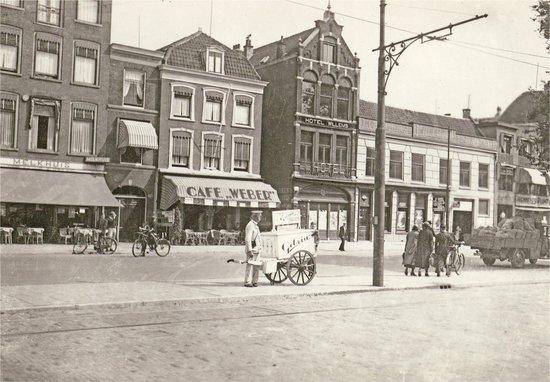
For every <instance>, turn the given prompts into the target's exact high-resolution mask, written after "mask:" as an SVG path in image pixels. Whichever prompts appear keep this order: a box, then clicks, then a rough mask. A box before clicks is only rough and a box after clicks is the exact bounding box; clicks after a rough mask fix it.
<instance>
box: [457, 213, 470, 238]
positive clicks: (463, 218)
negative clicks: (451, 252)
mask: <svg viewBox="0 0 550 382" xmlns="http://www.w3.org/2000/svg"><path fill="white" fill-rule="evenodd" d="M457 226H460V231H461V232H462V235H464V234H466V233H468V234H469V233H472V212H471V211H453V230H455V231H456V227H457ZM460 239H462V238H460Z"/></svg>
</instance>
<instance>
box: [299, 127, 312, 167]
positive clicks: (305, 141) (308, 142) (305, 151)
mask: <svg viewBox="0 0 550 382" xmlns="http://www.w3.org/2000/svg"><path fill="white" fill-rule="evenodd" d="M300 162H303V163H311V162H313V132H311V131H303V130H302V131H301V133H300Z"/></svg>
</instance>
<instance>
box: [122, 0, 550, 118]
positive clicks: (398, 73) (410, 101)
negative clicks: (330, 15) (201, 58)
mask: <svg viewBox="0 0 550 382" xmlns="http://www.w3.org/2000/svg"><path fill="white" fill-rule="evenodd" d="M535 1H536V0H507V1H493V0H491V1H482V0H467V1H464V0H449V1H445V0H438V1H422V0H415V1H412V0H409V1H402V0H401V1H392V0H387V4H388V5H387V7H386V26H387V28H386V44H389V43H390V42H392V41H393V42H395V41H399V40H402V39H405V38H408V37H411V36H413V35H414V34H412V33H410V32H416V33H420V32H427V31H430V30H433V29H436V28H439V27H442V26H446V25H449V23H456V22H459V21H462V20H464V19H468V18H471V17H472V16H474V15H481V14H485V13H487V14H488V15H489V16H488V17H487V18H484V19H480V20H477V21H473V22H471V23H468V24H464V25H461V26H458V27H456V28H453V35H451V36H448V37H447V41H431V42H428V43H424V44H421V43H420V42H419V41H417V42H415V43H414V44H412V45H411V46H410V47H409V48H407V50H406V51H405V52H404V53H403V54H402V56H401V57H400V59H399V65H398V66H396V67H395V68H394V69H393V71H392V73H391V75H390V78H389V81H388V85H387V88H386V92H387V97H386V105H388V106H395V107H400V108H405V109H411V110H416V111H423V112H427V113H435V114H445V113H450V114H451V115H452V116H455V117H461V116H462V109H463V108H466V107H467V106H468V100H469V106H470V109H471V110H472V112H471V113H472V116H473V117H474V118H478V117H490V116H493V115H495V113H496V108H497V106H501V107H502V108H503V109H505V108H506V106H508V105H509V104H510V103H511V102H512V101H513V100H514V99H515V98H516V97H517V96H519V95H520V94H521V93H522V92H524V91H527V90H528V89H529V88H530V87H532V88H534V87H536V86H538V88H539V89H542V85H541V81H548V80H549V79H550V73H549V72H550V55H549V54H548V53H547V51H546V50H545V41H544V39H543V38H542V37H541V36H540V35H539V34H538V33H537V24H536V23H535V22H534V21H532V20H531V18H532V17H533V15H534V14H533V12H532V11H531V9H530V5H531V4H533V3H534V2H535ZM327 4H328V0H203V1H195V0H114V2H113V17H112V31H111V34H112V36H111V37H112V42H114V43H120V44H126V45H132V46H140V47H142V48H146V49H158V48H160V47H162V46H164V45H167V44H169V43H171V42H173V41H176V40H178V39H180V38H182V37H185V36H188V35H190V34H192V33H194V32H196V31H197V30H198V29H199V28H202V30H203V32H205V33H210V32H211V36H212V37H213V38H215V39H216V40H218V41H220V42H222V43H224V44H225V45H227V46H229V47H232V46H233V45H235V44H241V46H242V45H244V41H245V37H246V36H247V35H248V34H251V35H252V44H253V45H254V46H255V47H259V46H262V45H265V44H268V43H270V42H273V41H276V40H278V39H279V38H280V36H289V35H292V34H295V33H298V32H300V31H302V30H305V29H308V28H311V27H313V26H314V25H315V24H314V23H315V20H318V19H321V18H322V16H323V10H324V9H325V8H326V6H327ZM211 7H212V12H211ZM331 7H332V11H333V12H335V13H336V21H337V22H338V24H340V25H342V26H343V27H344V29H343V38H344V40H345V41H346V43H347V44H348V46H349V47H350V49H351V50H352V51H353V52H357V55H358V57H359V58H360V60H361V61H360V66H361V84H360V96H361V99H364V100H367V101H372V102H376V94H377V61H378V53H377V52H373V51H372V49H374V48H376V47H378V42H379V26H378V25H377V23H378V22H379V20H380V18H379V1H378V0H360V1H359V0H355V1H350V0H331ZM211 15H212V17H211ZM349 16H352V17H349ZM360 19H361V20H360ZM392 27H394V28H399V29H403V30H406V31H409V32H405V31H401V30H396V29H392ZM499 56H501V57H499ZM518 61H521V62H518ZM537 64H538V65H539V67H538V68H537ZM537 79H538V82H537Z"/></svg>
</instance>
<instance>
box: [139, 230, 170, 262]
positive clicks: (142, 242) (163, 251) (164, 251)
mask: <svg viewBox="0 0 550 382" xmlns="http://www.w3.org/2000/svg"><path fill="white" fill-rule="evenodd" d="M147 246H149V249H150V250H151V251H153V250H154V251H155V252H156V254H157V255H159V256H160V257H164V256H166V255H168V253H170V242H169V241H168V240H167V239H165V238H163V237H161V238H159V237H158V235H157V233H156V232H155V230H154V228H149V227H145V228H141V227H139V231H138V232H137V239H136V240H135V241H134V244H133V245H132V254H133V255H134V256H135V257H139V256H145V252H146V250H147Z"/></svg>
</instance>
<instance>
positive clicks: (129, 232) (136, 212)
mask: <svg viewBox="0 0 550 382" xmlns="http://www.w3.org/2000/svg"><path fill="white" fill-rule="evenodd" d="M116 198H117V200H118V201H119V202H120V204H122V208H121V209H120V235H119V240H120V241H129V242H131V241H134V239H135V234H136V232H137V231H138V228H139V227H141V226H143V223H144V222H145V198H140V197H123V196H116Z"/></svg>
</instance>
